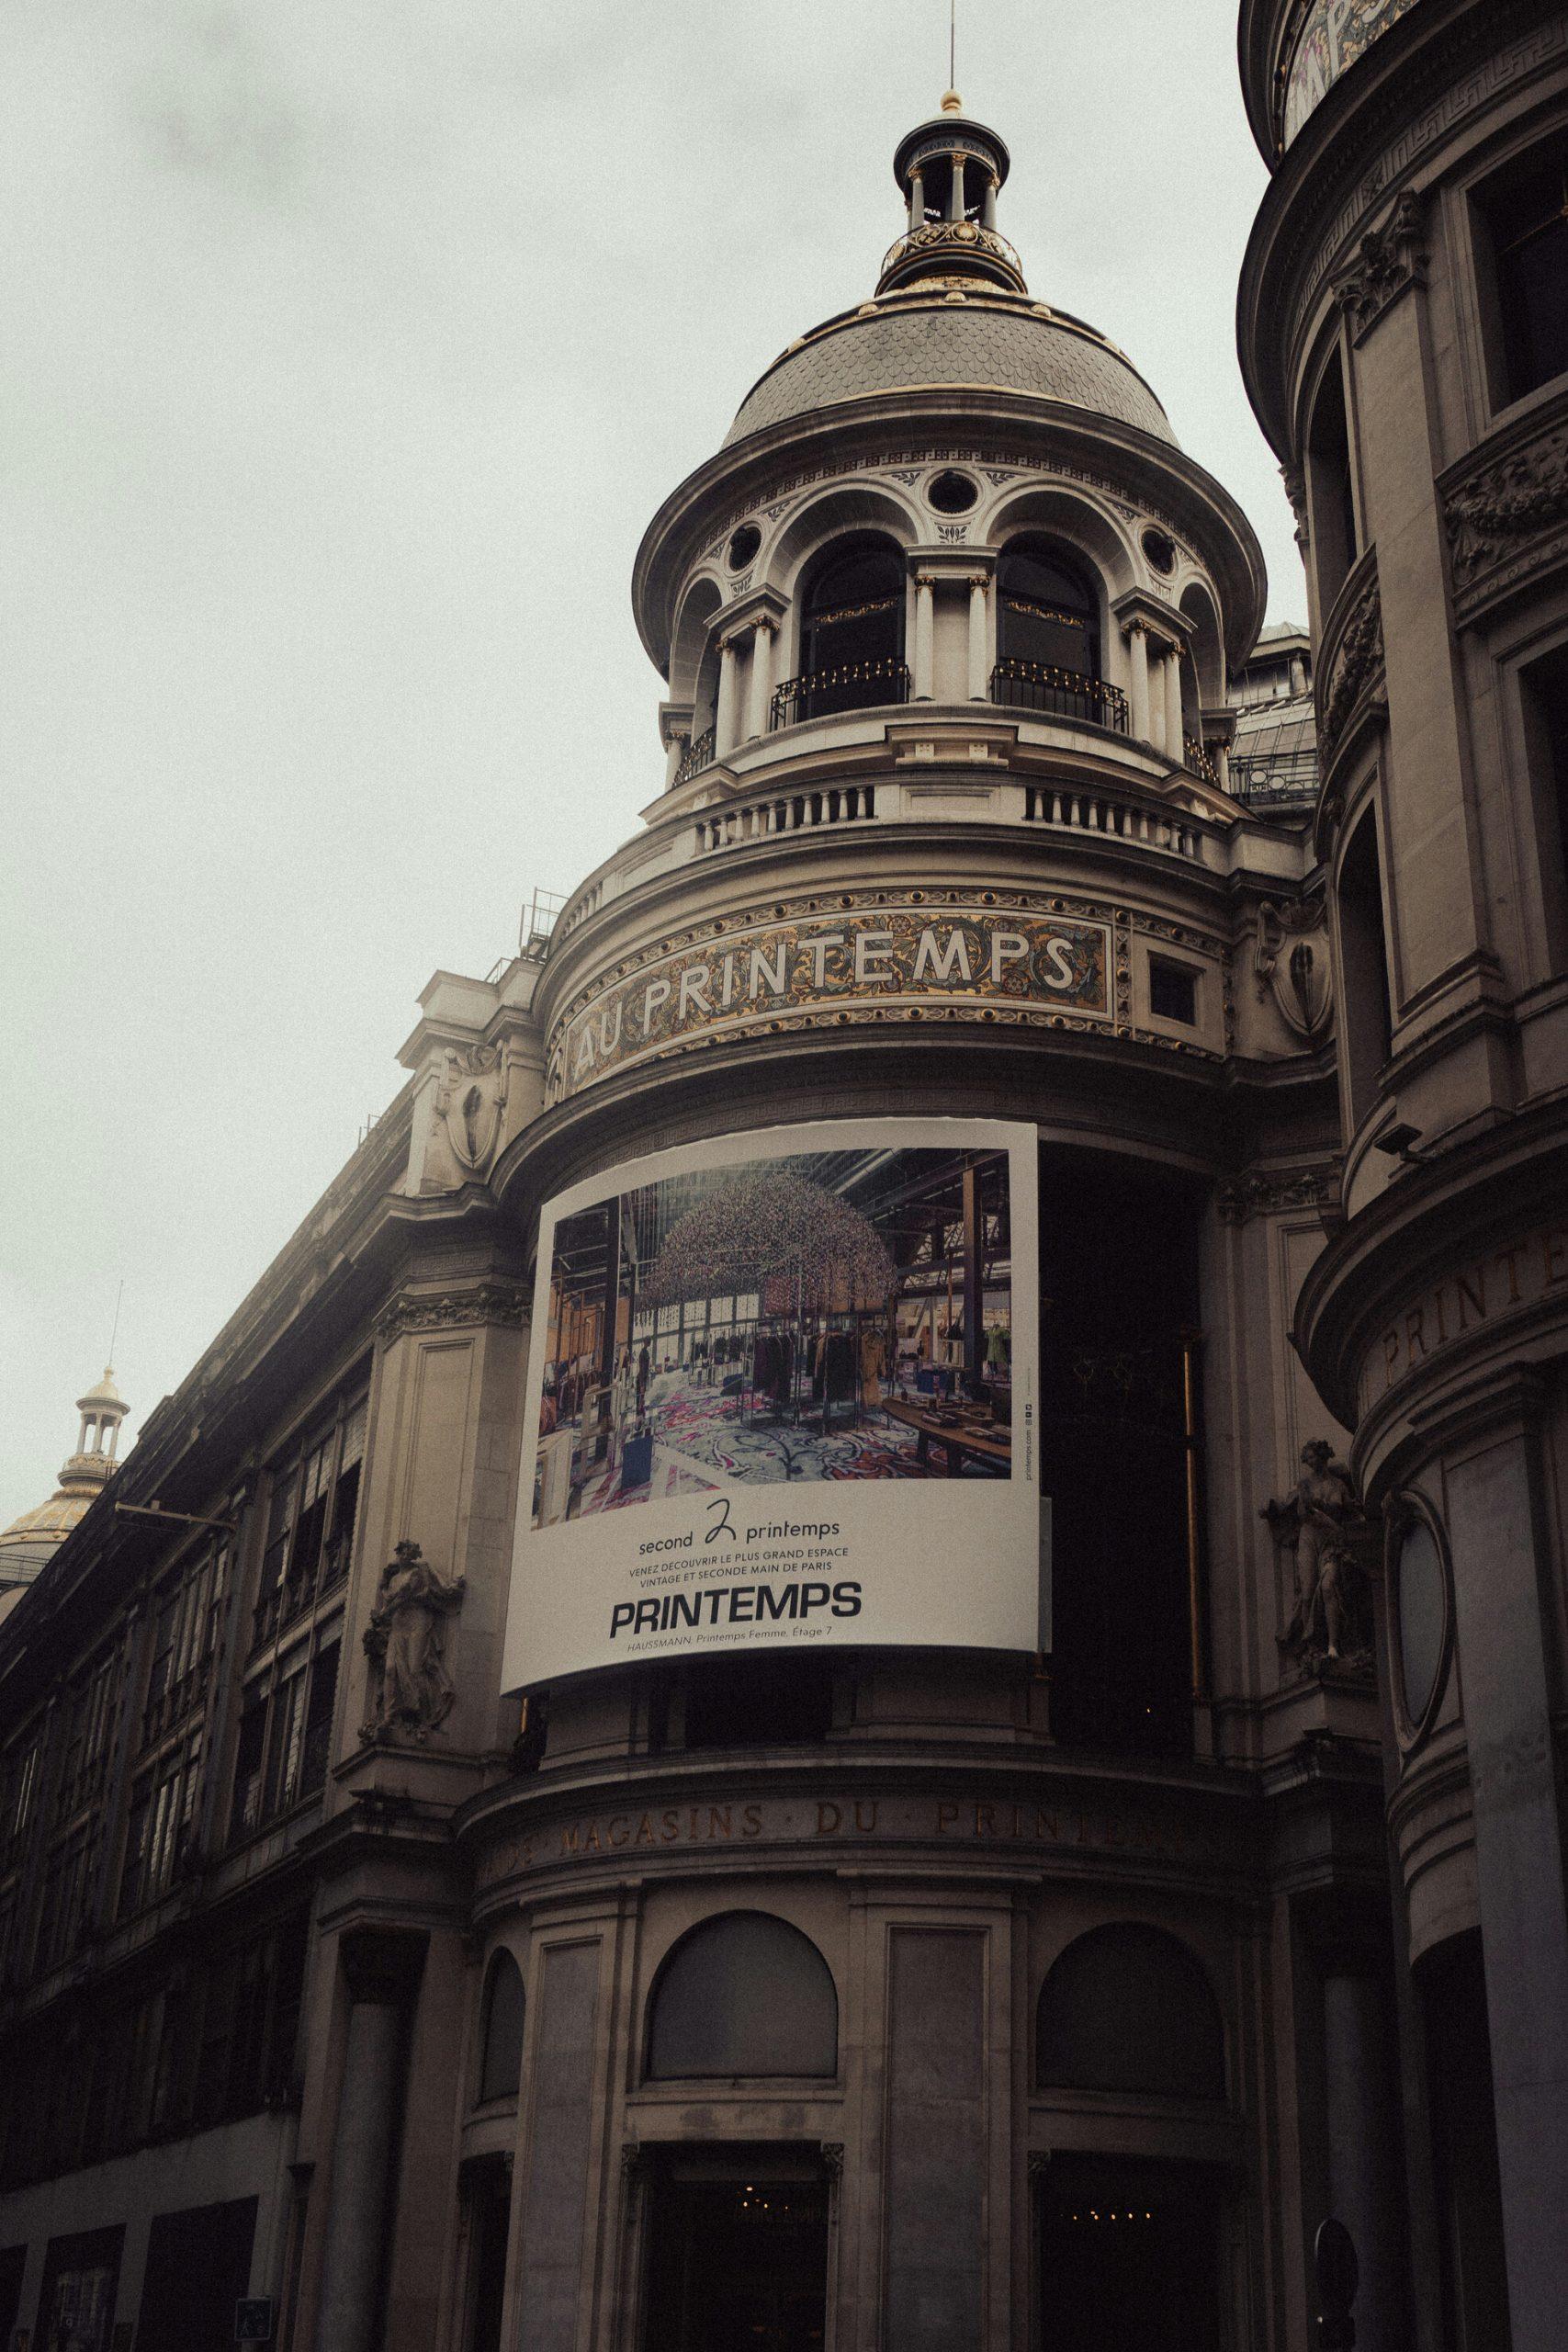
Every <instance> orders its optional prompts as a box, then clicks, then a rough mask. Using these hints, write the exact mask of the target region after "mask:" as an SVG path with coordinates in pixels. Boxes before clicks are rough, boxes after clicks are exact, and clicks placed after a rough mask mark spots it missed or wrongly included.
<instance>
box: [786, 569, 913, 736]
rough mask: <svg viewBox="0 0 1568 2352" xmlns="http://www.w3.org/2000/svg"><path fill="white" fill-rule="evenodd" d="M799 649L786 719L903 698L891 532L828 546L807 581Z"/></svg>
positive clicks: (900, 610)
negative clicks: (795, 688) (797, 682)
mask: <svg viewBox="0 0 1568 2352" xmlns="http://www.w3.org/2000/svg"><path fill="white" fill-rule="evenodd" d="M801 651H802V657H803V659H802V668H803V670H804V671H805V673H806V675H805V678H804V681H803V685H804V695H803V696H802V697H801V701H802V704H803V707H799V708H795V707H793V706H792V707H791V708H790V709H789V710H788V711H787V712H786V713H785V717H786V718H824V717H826V716H828V715H829V714H831V713H832V712H834V711H838V710H863V709H865V708H867V707H870V706H872V705H874V704H877V703H888V702H902V701H903V699H904V695H905V688H906V685H907V683H908V681H907V677H906V673H905V670H904V559H903V557H902V555H901V554H900V553H899V551H898V549H897V547H895V546H894V544H893V542H892V541H891V540H890V539H880V538H871V537H865V538H855V539H850V540H847V541H844V542H842V543H840V545H838V546H836V547H834V548H831V549H829V553H828V554H827V555H826V556H825V557H824V558H823V560H822V561H821V562H820V564H819V565H818V568H817V570H816V571H814V572H813V573H812V575H811V577H810V580H809V582H808V584H807V592H806V601H805V612H804V617H803V622H802V628H801Z"/></svg>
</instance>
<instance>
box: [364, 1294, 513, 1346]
mask: <svg viewBox="0 0 1568 2352" xmlns="http://www.w3.org/2000/svg"><path fill="white" fill-rule="evenodd" d="M528 1307H529V1299H528V1292H527V1289H526V1287H525V1284H524V1283H515V1282H487V1283H475V1284H474V1285H473V1287H472V1288H471V1289H468V1290H448V1291H441V1292H439V1293H436V1294H434V1295H428V1294H427V1295H423V1296H422V1295H419V1294H417V1293H415V1294H410V1293H407V1292H405V1293H404V1294H403V1295H402V1296H401V1297H400V1298H395V1299H394V1300H393V1301H392V1303H391V1305H390V1306H388V1307H387V1308H385V1309H384V1310H383V1312H382V1313H381V1315H380V1316H379V1317H378V1319H377V1324H376V1330H377V1335H378V1338H379V1339H380V1340H382V1342H383V1343H384V1344H386V1345H388V1346H389V1345H390V1344H391V1342H392V1341H393V1340H400V1339H401V1338H402V1336H403V1334H404V1333H405V1332H407V1331H460V1330H466V1329H470V1328H472V1327H474V1326H477V1325H479V1324H481V1323H500V1324H503V1325H507V1326H509V1327H510V1328H511V1329H514V1330H515V1329H518V1328H519V1327H520V1326H521V1325H522V1324H525V1323H526V1321H527V1320H528Z"/></svg>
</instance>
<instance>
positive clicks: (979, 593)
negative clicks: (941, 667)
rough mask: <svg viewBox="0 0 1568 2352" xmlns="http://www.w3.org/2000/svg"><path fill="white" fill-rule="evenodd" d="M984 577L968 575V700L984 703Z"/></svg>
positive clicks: (976, 573)
mask: <svg viewBox="0 0 1568 2352" xmlns="http://www.w3.org/2000/svg"><path fill="white" fill-rule="evenodd" d="M986 586H987V582H986V575H985V573H984V572H983V571H972V572H971V573H970V574H969V699H970V701H971V702H985V701H986V700H987V697H988V695H989V691H990V688H989V681H988V678H987V661H986V652H987V645H986Z"/></svg>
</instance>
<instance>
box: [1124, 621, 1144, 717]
mask: <svg viewBox="0 0 1568 2352" xmlns="http://www.w3.org/2000/svg"><path fill="white" fill-rule="evenodd" d="M1127 655H1128V659H1129V661H1130V662H1131V663H1132V665H1133V741H1134V742H1135V743H1146V742H1147V741H1149V633H1148V630H1147V629H1146V628H1145V626H1144V624H1143V622H1142V621H1133V622H1132V623H1130V624H1129V627H1128V629H1127Z"/></svg>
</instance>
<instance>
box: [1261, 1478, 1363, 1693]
mask: <svg viewBox="0 0 1568 2352" xmlns="http://www.w3.org/2000/svg"><path fill="white" fill-rule="evenodd" d="M1262 1516H1263V1517H1264V1518H1265V1519H1266V1520H1267V1521H1268V1522H1269V1533H1270V1534H1271V1535H1272V1536H1273V1538H1274V1548H1275V1553H1276V1555H1277V1557H1278V1558H1279V1559H1280V1562H1281V1564H1282V1563H1283V1559H1284V1555H1286V1554H1287V1553H1289V1554H1290V1555H1291V1556H1292V1565H1293V1577H1292V1583H1293V1589H1294V1594H1295V1604H1294V1607H1293V1609H1292V1612H1291V1620H1290V1623H1289V1624H1288V1625H1287V1626H1286V1627H1285V1630H1284V1632H1283V1633H1282V1634H1280V1635H1279V1636H1278V1637H1277V1638H1278V1640H1279V1645H1280V1649H1281V1650H1282V1651H1283V1652H1284V1654H1285V1656H1286V1657H1289V1658H1291V1659H1292V1660H1293V1661H1294V1663H1295V1665H1296V1666H1297V1667H1298V1668H1300V1669H1301V1671H1302V1672H1303V1674H1309V1675H1316V1676H1320V1677H1321V1676H1322V1675H1325V1674H1329V1673H1337V1674H1341V1675H1347V1676H1349V1677H1351V1678H1353V1679H1356V1680H1359V1681H1367V1682H1370V1681H1371V1679H1372V1676H1373V1666H1372V1610H1371V1585H1370V1583H1369V1580H1368V1577H1367V1561H1368V1555H1369V1545H1370V1544H1371V1542H1372V1541H1373V1540H1374V1539H1375V1531H1374V1529H1373V1525H1372V1522H1371V1520H1370V1519H1369V1518H1368V1516H1367V1513H1366V1512H1365V1510H1363V1509H1362V1508H1361V1504H1360V1502H1359V1498H1358V1497H1357V1494H1356V1490H1355V1487H1353V1485H1352V1484H1351V1480H1350V1473H1349V1470H1348V1467H1347V1466H1346V1464H1344V1463H1343V1462H1339V1461H1337V1460H1336V1458H1335V1453H1334V1448H1333V1447H1332V1446H1331V1445H1329V1444H1328V1443H1327V1442H1326V1441H1325V1440H1324V1439H1323V1438H1314V1439H1313V1440H1311V1442H1309V1443H1307V1444H1306V1445H1303V1448H1302V1475H1301V1476H1300V1478H1299V1479H1298V1480H1297V1481H1296V1484H1295V1487H1294V1488H1293V1489H1292V1492H1291V1493H1290V1494H1289V1495H1288V1496H1287V1497H1286V1498H1285V1499H1284V1500H1283V1501H1282V1502H1269V1503H1265V1504H1264V1506H1263V1511H1262Z"/></svg>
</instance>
